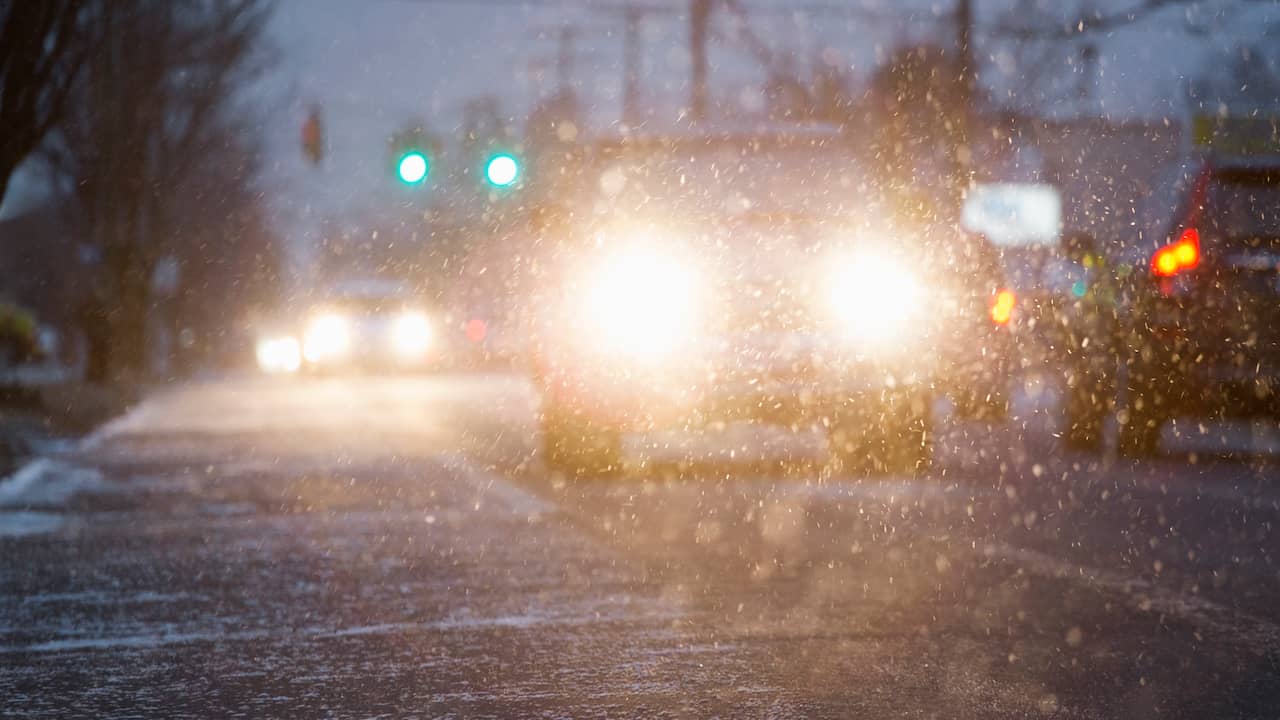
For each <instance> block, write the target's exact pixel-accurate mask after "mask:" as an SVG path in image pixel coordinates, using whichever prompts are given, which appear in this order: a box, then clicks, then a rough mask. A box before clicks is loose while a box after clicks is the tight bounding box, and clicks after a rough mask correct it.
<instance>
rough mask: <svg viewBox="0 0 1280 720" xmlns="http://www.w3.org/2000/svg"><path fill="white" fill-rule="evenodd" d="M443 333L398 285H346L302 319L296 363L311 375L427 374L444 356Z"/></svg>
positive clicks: (435, 318) (426, 305)
mask: <svg viewBox="0 0 1280 720" xmlns="http://www.w3.org/2000/svg"><path fill="white" fill-rule="evenodd" d="M441 330H442V322H441V318H440V317H439V316H438V314H435V313H432V311H431V309H430V304H429V303H427V302H426V301H424V300H423V299H421V298H419V297H417V296H416V295H415V294H414V293H412V292H410V291H408V290H407V289H405V288H404V287H403V286H401V285H399V284H397V283H390V282H372V281H362V282H350V283H344V284H341V285H338V286H335V288H334V289H333V290H332V291H331V292H330V293H329V294H328V295H327V296H326V297H325V298H324V299H322V300H320V301H318V302H315V303H314V304H313V306H312V307H311V309H310V310H309V311H308V312H307V313H306V314H305V316H304V317H303V318H302V319H301V322H300V325H299V330H298V333H297V338H296V343H297V346H296V348H297V352H298V355H299V358H298V363H297V364H298V366H299V369H300V370H302V371H304V372H312V373H326V372H335V371H341V370H360V369H372V370H421V369H426V368H429V367H432V366H434V365H436V364H439V363H440V362H441V360H442V357H443V355H444V351H443V347H442V346H443V344H444V338H443V337H442V332H441ZM277 342H278V343H284V342H287V340H285V339H279V340H277ZM287 350H288V348H281V349H280V350H279V352H281V353H282V354H283V353H284V352H286V351H287Z"/></svg>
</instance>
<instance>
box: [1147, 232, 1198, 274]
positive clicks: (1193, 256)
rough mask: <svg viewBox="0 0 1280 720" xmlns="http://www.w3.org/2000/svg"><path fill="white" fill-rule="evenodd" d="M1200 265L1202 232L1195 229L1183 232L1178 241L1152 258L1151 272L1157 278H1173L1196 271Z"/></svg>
mask: <svg viewBox="0 0 1280 720" xmlns="http://www.w3.org/2000/svg"><path fill="white" fill-rule="evenodd" d="M1199 264H1200V232H1199V231H1198V230H1196V229H1195V228H1187V229H1186V230H1183V231H1182V235H1181V236H1179V237H1178V241H1177V242H1175V243H1172V244H1169V245H1165V246H1164V247H1162V248H1160V249H1159V250H1157V251H1156V254H1155V255H1152V256H1151V272H1152V273H1154V274H1155V275H1156V276H1157V277H1173V276H1174V275H1177V274H1178V273H1180V272H1185V271H1187V270H1194V269H1195V268H1196V266H1197V265H1199Z"/></svg>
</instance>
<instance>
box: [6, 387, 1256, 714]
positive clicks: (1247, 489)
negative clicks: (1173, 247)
mask: <svg viewBox="0 0 1280 720" xmlns="http://www.w3.org/2000/svg"><path fill="white" fill-rule="evenodd" d="M1018 397H1019V400H1018V411H1017V413H1016V416H1015V418H1013V420H1012V421H1011V422H1010V423H1008V424H1006V425H1004V426H1001V427H998V428H996V429H994V430H989V429H987V428H985V427H984V426H981V425H978V424H975V423H960V422H953V421H951V420H949V419H947V417H946V415H947V412H946V408H945V406H941V407H939V413H940V416H941V418H942V419H941V422H940V423H939V448H938V455H937V460H938V462H937V464H936V466H935V468H934V470H933V471H932V472H931V473H930V476H929V477H927V478H923V479H918V480H909V479H905V478H884V479H866V478H849V477H831V476H829V475H828V474H827V473H826V471H825V470H824V469H823V467H822V464H821V462H820V457H821V450H822V448H821V441H820V439H819V438H818V437H817V436H816V435H813V434H805V433H803V432H802V433H799V434H790V433H783V432H778V431H773V430H771V429H762V428H751V427H730V428H727V429H725V430H724V431H723V432H720V433H714V434H713V435H712V437H709V438H689V437H687V436H679V435H665V434H664V435H654V436H647V437H635V438H631V439H630V441H629V442H630V446H631V448H632V450H633V452H632V453H631V457H630V464H631V465H632V468H631V470H630V471H629V472H628V473H627V474H626V475H625V476H624V477H622V478H616V479H611V480H580V481H565V480H564V479H563V478H558V477H549V476H546V475H545V474H544V473H543V472H542V470H541V466H540V463H539V461H538V458H537V457H536V453H535V451H534V448H535V447H536V446H537V438H536V422H535V418H536V406H537V403H536V400H535V398H534V396H533V394H532V392H531V390H530V388H529V386H528V385H527V383H526V382H525V381H524V380H522V379H521V378H518V377H515V376H506V375H485V376H480V375H470V376H458V377H440V378H426V379H408V378H398V379H376V378H365V379H357V380H322V381H299V382H286V383H274V382H269V381H266V380H256V379H253V380H250V379H241V380H225V381H211V382H207V383H203V384H195V385H190V386H184V387H179V388H174V389H172V390H168V391H165V392H162V393H159V394H157V395H155V396H153V397H152V398H151V399H150V400H149V401H148V402H146V403H145V404H144V405H143V406H141V407H140V408H138V409H137V410H135V411H134V412H133V413H131V414H129V415H128V416H125V417H124V418H121V419H119V420H117V421H115V422H113V423H111V424H110V425H109V426H107V427H106V428H104V429H102V430H101V431H99V432H98V433H96V434H95V435H94V436H92V437H91V438H89V439H88V440H87V441H86V442H85V443H83V444H82V446H81V447H80V448H78V449H76V450H74V451H72V452H68V453H66V454H65V455H63V456H60V457H56V458H50V459H45V460H42V461H39V464H37V465H35V466H29V467H28V468H26V469H24V471H23V472H24V473H25V475H21V474H20V476H17V477H14V478H10V479H9V480H8V481H6V482H5V483H4V484H0V557H4V558H5V562H4V563H3V566H0V658H3V661H0V714H4V715H15V716H32V717H39V716H57V715H61V714H65V713H66V712H68V711H79V712H81V713H83V714H86V715H103V714H113V713H125V712H127V711H133V712H136V713H140V714H149V715H156V716H166V717H178V716H182V715H184V714H186V715H192V716H206V715H211V714H212V715H230V714H244V715H249V716H266V715H272V716H280V715H286V716H315V715H328V714H334V715H343V716H345V715H366V716H372V715H379V714H386V715H391V716H403V715H418V716H423V717H430V716H440V715H445V716H448V715H450V714H453V715H457V716H468V717H470V716H485V715H488V716H496V717H518V716H531V715H541V714H544V713H547V714H551V715H555V716H570V717H584V716H604V715H611V716H618V715H623V716H626V715H630V716H636V717H652V716H664V715H666V716H676V717H688V716H697V717H702V716H716V715H719V716H725V717H730V716H732V717H739V716H744V715H745V716H768V717H813V716H829V717H849V716H867V717H884V716H907V717H917V716H924V717H929V716H938V717H992V716H1007V717H1028V716H1042V715H1043V716H1053V717H1143V716H1150V715H1164V714H1170V713H1173V714H1187V715H1192V716H1220V715H1232V716H1243V717H1268V716H1272V715H1274V710H1275V708H1276V707H1280V633H1278V631H1277V627H1280V610H1277V609H1276V608H1278V607H1280V603H1277V598H1278V596H1280V568H1278V567H1277V564H1276V561H1277V558H1276V557H1275V552H1276V549H1277V548H1280V542H1277V539H1276V537H1277V536H1276V534H1275V533H1276V532H1277V531H1276V528H1275V524H1276V521H1277V518H1278V516H1280V473H1278V472H1277V470H1276V466H1275V464H1274V461H1273V460H1272V459H1271V458H1270V457H1269V456H1267V455H1265V454H1262V455H1258V456H1255V457H1252V458H1250V459H1247V460H1239V459H1232V458H1229V457H1224V456H1223V452H1222V451H1221V449H1220V448H1222V447H1227V448H1232V447H1242V445H1241V443H1248V442H1254V443H1255V444H1261V445H1262V446H1264V449H1265V446H1266V445H1267V444H1268V443H1273V442H1274V438H1273V434H1271V431H1270V430H1269V429H1257V428H1244V429H1240V428H1234V429H1228V430H1225V431H1223V432H1225V434H1226V437H1225V439H1223V438H1222V437H1221V433H1219V431H1218V430H1217V429H1211V430H1210V431H1209V432H1208V434H1207V435H1204V436H1202V437H1198V438H1181V437H1172V436H1171V437H1168V438H1166V440H1167V441H1168V443H1167V444H1168V445H1169V447H1170V448H1171V452H1170V453H1169V454H1168V455H1167V456H1166V457H1165V458H1162V459H1160V460H1157V461H1154V462H1151V463H1142V464H1134V463H1130V462H1128V461H1124V460H1119V459H1116V458H1103V459H1097V458H1092V457H1089V456H1085V455H1078V454H1068V453H1065V452H1063V451H1062V450H1060V449H1059V447H1058V445H1057V443H1056V441H1055V440H1054V437H1053V434H1054V431H1055V426H1054V422H1053V420H1052V417H1053V415H1052V409H1053V398H1054V393H1053V391H1052V388H1050V387H1046V386H1044V385H1043V384H1039V383H1029V384H1028V387H1027V390H1026V391H1024V392H1022V393H1020V394H1019V396H1018ZM1196 432H1199V430H1198V428H1197V430H1196ZM1173 434H1176V431H1171V435H1173ZM1191 452H1194V453H1195V461H1194V462H1190V461H1188V453H1191ZM730 455H731V456H730ZM783 456H786V457H789V458H790V459H791V461H792V462H788V463H785V464H784V463H780V462H778V461H777V458H779V457H783ZM691 459H692V461H690V460H691ZM797 459H798V460H799V461H797ZM806 459H807V460H808V461H809V462H805V460H806ZM1189 677H1195V678H1200V679H1201V681H1197V682H1187V678H1189Z"/></svg>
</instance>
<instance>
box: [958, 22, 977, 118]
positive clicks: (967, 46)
mask: <svg viewBox="0 0 1280 720" xmlns="http://www.w3.org/2000/svg"><path fill="white" fill-rule="evenodd" d="M956 51H957V54H958V56H959V66H960V68H959V70H960V77H959V83H957V85H958V87H959V95H960V97H959V100H960V105H961V107H962V108H964V110H963V111H962V115H961V117H960V137H961V140H962V142H968V138H969V129H970V125H971V124H972V122H973V115H974V112H973V110H974V108H973V100H974V95H975V92H974V91H975V88H976V82H975V74H976V70H977V68H976V67H975V66H974V59H973V0H956Z"/></svg>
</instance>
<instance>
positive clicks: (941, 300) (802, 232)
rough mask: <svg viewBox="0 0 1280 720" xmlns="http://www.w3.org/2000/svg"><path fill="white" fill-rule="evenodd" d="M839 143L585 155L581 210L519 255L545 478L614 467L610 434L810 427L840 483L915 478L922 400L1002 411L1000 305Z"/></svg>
mask: <svg viewBox="0 0 1280 720" xmlns="http://www.w3.org/2000/svg"><path fill="white" fill-rule="evenodd" d="M849 142H850V141H849V140H847V139H846V138H845V137H843V136H842V135H840V134H838V133H836V132H831V133H822V132H821V131H819V130H814V129H807V130H806V131H805V132H802V133H794V132H776V133H764V132H762V131H761V130H760V129H759V128H753V129H751V130H750V131H748V132H747V133H746V134H741V135H735V134H732V133H717V134H714V135H710V134H702V135H694V136H685V135H669V136H663V137H656V138H646V139H637V138H636V137H634V136H632V137H628V138H626V139H624V140H622V141H619V142H617V143H612V144H606V145H605V146H604V147H602V148H600V149H598V150H597V152H596V154H595V156H594V158H593V162H592V164H591V165H590V166H589V167H590V168H591V169H590V170H588V171H587V172H586V173H584V186H585V187H588V188H592V189H594V190H596V192H587V191H584V192H583V193H582V198H583V199H584V200H585V203H584V204H585V209H583V210H580V211H577V212H565V213H562V215H563V217H564V220H563V221H561V222H556V223H552V227H553V228H555V229H554V231H553V232H551V233H550V234H549V236H547V237H544V238H543V239H542V240H541V241H540V243H539V245H540V246H542V247H543V248H544V249H545V252H546V253H547V255H548V257H547V258H546V261H545V263H544V264H545V265H547V266H548V267H550V268H552V269H551V270H549V274H548V275H547V277H546V278H544V282H543V285H544V287H546V288H548V289H549V292H547V293H546V294H545V296H544V297H542V298H541V299H540V300H539V301H538V302H537V303H535V304H536V305H537V306H538V307H539V308H540V313H539V318H540V319H539V321H537V322H535V323H534V326H535V328H536V330H535V337H534V339H533V340H532V342H531V343H530V347H531V348H532V352H533V364H534V376H535V379H536V382H537V386H538V389H539V391H540V395H541V398H542V415H541V417H542V437H543V451H544V452H543V458H544V461H545V462H546V463H547V464H548V465H549V466H550V467H551V468H552V469H554V470H557V471H561V472H564V473H566V474H571V475H582V474H584V473H588V472H607V471H615V470H617V469H619V468H620V467H621V453H622V442H621V439H622V435H623V433H625V432H627V431H632V430H647V429H654V428H664V427H671V426H677V427H690V426H697V425H700V424H704V423H706V422H709V421H716V420H743V421H752V422H773V423H778V424H783V425H790V426H796V425H801V424H812V425H819V426H821V427H823V428H825V429H826V431H827V433H828V436H829V447H830V450H831V454H832V459H833V461H834V464H836V465H837V466H839V467H842V468H845V469H858V470H869V471H873V472H886V473H907V474H909V473H917V472H921V471H923V470H924V469H925V468H926V467H927V466H928V463H929V460H930V456H931V440H932V429H931V425H930V423H931V412H932V407H933V401H934V399H935V398H936V397H938V396H939V395H941V394H944V393H946V392H948V391H950V390H953V389H959V388H963V389H964V390H965V391H966V392H967V393H969V394H970V396H971V397H970V398H969V402H970V405H971V406H972V405H974V404H977V403H979V402H981V403H986V402H989V401H990V400H991V398H995V400H994V402H995V404H997V405H998V404H1000V403H1001V402H1003V400H1002V397H1003V395H1002V390H1001V388H1003V384H1004V380H1005V379H1004V377H1003V373H1004V372H1005V370H1004V363H1005V357H1006V356H1007V354H1008V338H1007V333H1006V332H1005V326H1006V325H1007V324H1008V322H1009V319H1010V315H1011V313H1012V311H1013V304H1014V298H1013V296H1012V295H1011V294H1010V293H1008V292H1007V291H1005V290H1003V289H1002V288H1001V287H1000V284H999V278H998V277H996V276H993V275H992V274H991V273H990V272H977V271H975V269H974V267H972V266H971V265H970V264H969V263H970V261H971V259H972V258H973V257H974V255H973V254H972V252H971V251H970V249H974V248H976V250H973V252H978V251H979V250H982V249H983V248H984V245H983V243H984V242H985V241H983V240H980V239H975V238H967V239H966V237H965V236H964V234H963V233H961V232H960V231H959V230H958V228H956V226H955V225H954V224H949V223H947V222H942V221H938V220H936V218H934V217H931V216H930V215H929V214H928V213H916V214H915V215H913V214H911V213H906V212H903V211H902V210H900V206H899V205H898V204H897V203H895V201H894V200H893V199H892V198H891V197H890V195H889V193H886V192H882V191H881V189H880V188H879V186H878V184H877V183H876V182H875V179H874V175H872V174H870V173H867V172H866V171H865V170H864V169H863V167H862V165H861V164H860V163H859V161H858V159H857V155H856V153H855V152H854V151H853V150H852V149H851V147H850V145H849ZM673 179H674V180H673ZM673 190H674V191H673ZM980 254H981V253H980ZM984 383H985V385H984ZM983 388H986V389H983ZM975 398H980V400H977V399H975Z"/></svg>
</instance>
